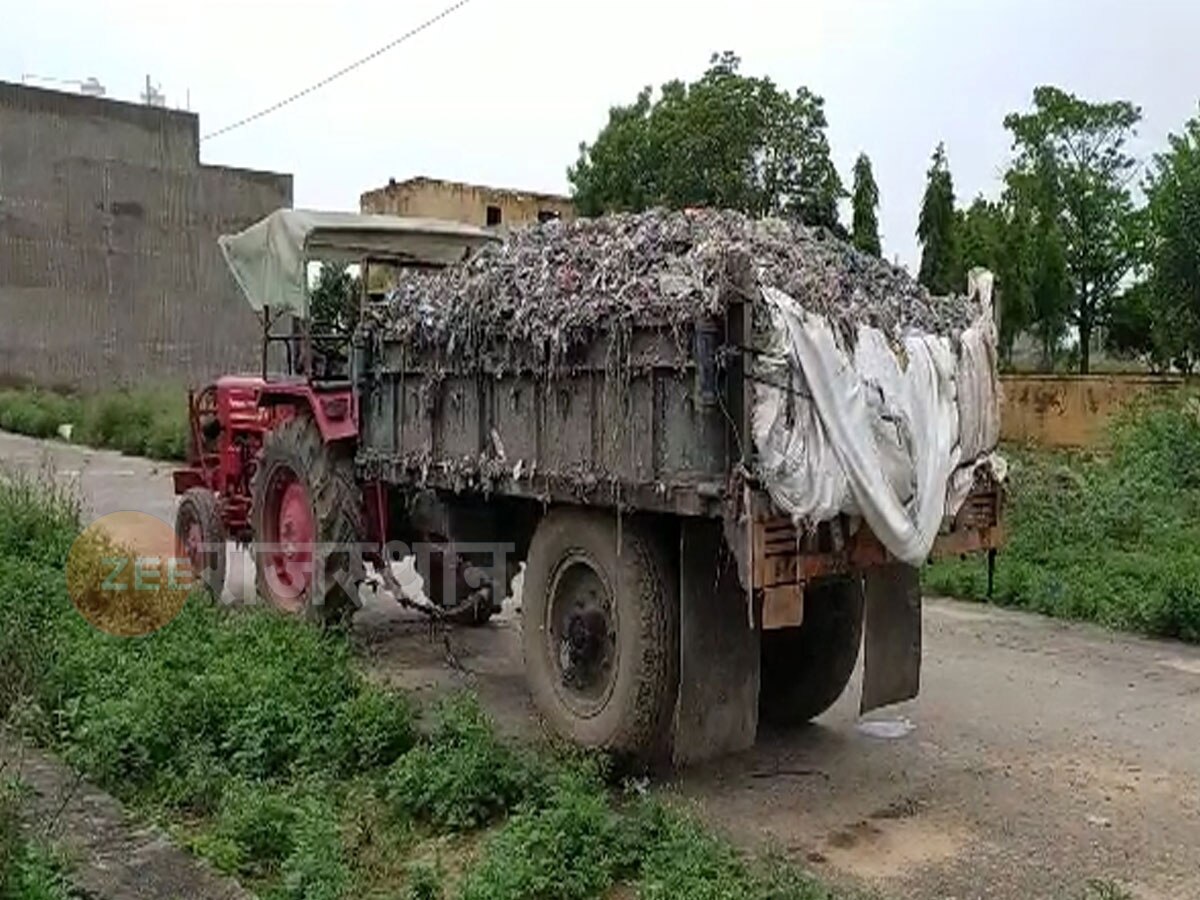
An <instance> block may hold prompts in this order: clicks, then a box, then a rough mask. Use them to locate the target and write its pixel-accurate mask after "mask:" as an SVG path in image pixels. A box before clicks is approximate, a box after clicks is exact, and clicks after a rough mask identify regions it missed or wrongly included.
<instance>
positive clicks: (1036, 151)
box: [1004, 87, 1141, 373]
mask: <svg viewBox="0 0 1200 900" xmlns="http://www.w3.org/2000/svg"><path fill="white" fill-rule="evenodd" d="M1140 120H1141V110H1140V109H1139V108H1138V107H1136V106H1134V105H1133V104H1132V103H1128V102H1126V101H1115V102H1111V103H1090V102H1088V101H1086V100H1081V99H1079V98H1078V97H1076V96H1074V95H1073V94H1069V93H1067V92H1065V91H1063V90H1060V89H1059V88H1056V87H1039V88H1037V89H1036V90H1035V91H1034V92H1033V110H1032V111H1031V112H1028V113H1013V114H1011V115H1009V116H1007V117H1005V119H1004V126H1005V128H1007V129H1008V130H1009V131H1010V132H1011V133H1012V136H1013V148H1014V150H1015V151H1016V158H1015V159H1014V160H1013V163H1012V166H1011V167H1010V169H1009V172H1008V184H1009V187H1010V189H1011V190H1013V191H1014V192H1017V193H1018V194H1021V195H1023V196H1021V197H1019V198H1018V203H1020V204H1022V205H1023V206H1025V207H1026V208H1028V209H1033V210H1037V211H1038V213H1039V217H1040V218H1041V219H1045V220H1046V221H1039V222H1038V225H1039V227H1040V228H1042V229H1043V232H1044V237H1045V238H1046V239H1047V240H1048V241H1050V246H1051V250H1052V252H1051V254H1050V256H1049V257H1047V258H1044V259H1043V260H1042V261H1041V262H1042V264H1043V265H1044V266H1049V267H1050V269H1051V270H1050V271H1044V272H1042V275H1043V281H1044V284H1049V283H1052V282H1053V281H1054V279H1055V277H1056V274H1057V273H1056V272H1055V271H1053V269H1054V267H1056V266H1058V265H1059V264H1060V262H1061V266H1062V269H1063V272H1064V273H1065V277H1066V280H1067V284H1068V285H1069V290H1070V296H1071V300H1072V303H1071V311H1070V319H1069V320H1070V323H1071V324H1073V325H1074V326H1075V327H1076V328H1077V329H1078V333H1079V370H1080V371H1081V372H1083V373H1086V372H1087V371H1088V369H1089V366H1090V359H1091V343H1092V336H1093V334H1094V332H1095V329H1096V327H1097V326H1098V325H1100V324H1102V323H1103V321H1104V317H1105V316H1106V314H1107V312H1108V306H1109V303H1110V301H1111V300H1112V298H1113V296H1114V295H1115V293H1116V291H1117V288H1118V286H1119V285H1120V284H1121V281H1122V279H1123V278H1124V277H1125V276H1126V274H1128V273H1129V271H1130V269H1131V267H1132V266H1133V264H1134V261H1135V252H1136V240H1135V229H1136V217H1135V215H1134V210H1133V201H1132V199H1131V197H1130V192H1129V181H1130V180H1131V179H1132V177H1133V175H1134V172H1135V165H1136V163H1135V161H1134V159H1133V158H1132V157H1131V156H1129V154H1128V153H1126V152H1125V144H1126V142H1127V141H1128V139H1129V138H1130V136H1131V135H1132V134H1133V133H1134V128H1135V126H1136V125H1137V123H1138V122H1139V121H1140ZM1059 250H1061V261H1059V260H1056V259H1055V258H1054V253H1057V252H1058V251H1059Z"/></svg>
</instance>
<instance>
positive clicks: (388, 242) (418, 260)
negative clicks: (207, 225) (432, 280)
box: [217, 209, 497, 316]
mask: <svg viewBox="0 0 1200 900" xmlns="http://www.w3.org/2000/svg"><path fill="white" fill-rule="evenodd" d="M496 239H497V238H496V235H495V234H493V233H492V232H490V231H487V230H485V229H483V228H477V227H475V226H473V225H465V224H462V223H459V222H443V221H441V220H439V219H409V218H402V217H399V216H374V215H358V214H357V213H342V212H312V211H309V210H303V209H280V210H276V211H275V212H273V213H271V214H270V215H269V216H267V217H266V218H265V219H263V220H261V221H259V222H256V223H255V224H253V225H251V226H250V227H249V228H247V229H246V230H245V231H242V232H239V233H238V234H225V235H221V236H220V237H219V238H217V243H218V244H219V245H220V247H221V253H222V254H224V256H225V263H226V264H227V265H228V266H229V271H230V272H232V273H233V277H234V279H235V280H236V281H237V283H238V287H240V288H241V289H242V293H243V294H245V295H246V299H247V300H248V301H249V303H250V306H251V307H252V308H253V309H254V311H255V312H261V311H262V309H263V307H264V306H269V307H271V309H272V310H275V311H277V312H289V313H293V314H295V315H298V316H307V315H308V263H309V262H310V261H319V262H333V263H341V264H343V265H349V264H352V263H360V262H362V261H363V260H364V259H380V260H388V261H397V262H401V263H407V264H420V265H435V266H442V265H449V264H450V263H455V262H460V261H462V260H463V259H464V258H466V255H467V253H468V252H469V251H470V250H471V249H472V248H475V247H479V246H480V245H482V244H485V243H487V242H488V241H494V240H496Z"/></svg>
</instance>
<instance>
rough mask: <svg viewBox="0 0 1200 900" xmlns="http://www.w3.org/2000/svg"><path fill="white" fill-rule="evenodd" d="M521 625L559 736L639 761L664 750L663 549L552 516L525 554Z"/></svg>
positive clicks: (667, 577)
mask: <svg viewBox="0 0 1200 900" xmlns="http://www.w3.org/2000/svg"><path fill="white" fill-rule="evenodd" d="M618 527H619V528H620V533H619V536H618ZM618 540H619V541H620V545H619V550H618ZM522 617H523V623H522V625H523V627H522V632H523V633H522V639H523V643H524V650H525V670H526V674H527V677H528V679H529V685H530V690H531V692H532V693H533V697H534V700H535V701H536V702H537V705H538V708H539V710H540V711H541V713H542V715H543V716H544V717H545V718H546V720H547V721H548V723H549V724H550V725H551V727H553V728H554V730H555V731H557V732H558V733H559V734H560V735H562V736H563V737H565V738H568V739H569V740H572V741H574V742H575V743H578V744H581V745H583V746H585V747H597V748H602V749H605V750H608V751H610V752H614V753H617V754H620V755H624V756H629V757H632V758H634V759H637V760H639V761H642V762H653V761H655V760H656V758H657V757H659V756H661V755H662V754H663V753H664V752H665V751H666V749H667V746H668V741H667V738H668V734H669V727H670V722H671V716H672V713H673V710H674V705H675V697H676V693H677V688H678V671H679V588H678V574H677V572H676V566H675V565H674V563H673V562H672V558H671V556H670V555H669V553H668V552H667V547H666V542H665V541H663V540H661V539H660V538H659V537H657V536H656V535H655V534H654V533H653V531H652V530H651V529H649V528H648V527H646V525H645V524H642V523H639V522H637V521H636V520H628V519H626V520H625V521H623V522H622V523H620V526H618V522H617V518H616V516H615V515H613V514H611V513H598V512H592V511H589V510H581V509H558V510H553V511H551V512H550V513H549V515H547V516H546V517H545V518H544V519H543V520H542V522H541V523H540V524H539V525H538V528H537V531H536V533H535V534H534V536H533V542H532V544H531V545H530V548H529V558H528V560H527V563H526V569H525V586H524V593H523V597H522Z"/></svg>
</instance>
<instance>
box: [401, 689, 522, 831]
mask: <svg viewBox="0 0 1200 900" xmlns="http://www.w3.org/2000/svg"><path fill="white" fill-rule="evenodd" d="M540 774H541V773H540V772H539V770H538V767H537V765H536V763H535V762H534V760H533V759H532V757H531V756H529V755H528V754H526V753H522V752H519V751H517V750H515V749H513V748H512V747H510V746H509V745H508V744H505V743H504V742H502V741H500V740H499V739H498V738H497V737H496V734H495V732H494V731H493V729H492V727H491V724H490V723H489V722H488V720H487V718H486V717H485V716H484V714H483V712H482V710H480V708H479V705H478V703H477V702H476V701H475V699H474V698H473V697H470V696H467V695H463V696H459V697H454V698H451V699H449V700H447V701H445V702H443V703H442V705H441V706H440V707H439V709H438V712H437V723H436V727H435V729H434V732H433V734H432V735H431V737H430V739H429V740H428V741H425V742H424V743H422V744H420V745H419V746H417V747H416V748H414V749H413V750H411V751H409V752H408V753H406V754H405V755H404V756H403V757H401V758H400V760H399V761H398V762H397V763H396V764H395V765H394V766H393V767H392V769H391V771H390V772H389V773H388V776H387V788H386V790H387V799H388V803H389V805H390V806H391V808H392V810H393V812H394V813H395V814H396V815H399V816H407V817H412V818H414V819H416V820H417V821H419V822H422V823H426V824H430V825H432V826H434V827H435V828H437V829H439V830H442V831H462V830H467V829H473V828H480V827H482V826H484V825H487V824H489V823H491V822H494V821H496V820H497V819H498V818H500V817H501V816H503V815H504V814H505V813H507V812H508V811H509V810H511V809H514V808H515V807H516V806H517V805H518V804H520V803H521V802H523V801H526V800H528V799H530V797H531V796H532V794H533V791H534V788H535V786H536V785H537V784H538V783H539V775H540Z"/></svg>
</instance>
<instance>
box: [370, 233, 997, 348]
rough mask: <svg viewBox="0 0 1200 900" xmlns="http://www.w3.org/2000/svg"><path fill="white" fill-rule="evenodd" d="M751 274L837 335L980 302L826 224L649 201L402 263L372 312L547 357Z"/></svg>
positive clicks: (690, 315)
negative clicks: (453, 255) (918, 276)
mask: <svg viewBox="0 0 1200 900" xmlns="http://www.w3.org/2000/svg"><path fill="white" fill-rule="evenodd" d="M747 272H748V273H750V277H751V280H752V281H753V282H754V283H755V284H756V285H757V286H758V287H760V288H767V287H771V288H775V289H777V290H780V291H783V292H784V293H786V294H789V295H790V296H792V297H796V298H801V302H802V304H803V305H804V307H805V308H806V309H808V310H809V311H810V312H814V313H818V314H820V315H823V316H825V317H827V318H828V319H830V321H832V322H834V323H836V324H837V325H838V326H839V328H840V329H841V330H842V331H843V333H844V334H850V333H852V332H853V330H854V329H855V328H856V327H857V326H858V325H860V324H866V325H871V326H874V327H876V328H879V329H881V330H883V331H885V332H887V333H889V334H892V335H895V336H899V335H900V333H901V332H902V331H904V330H906V329H912V328H915V329H919V330H921V331H926V332H931V333H936V334H947V335H952V334H955V333H957V332H960V331H962V330H963V329H964V328H967V327H968V326H969V325H970V324H971V322H972V321H973V320H974V318H975V317H976V315H977V314H978V310H979V307H978V304H977V303H976V302H974V301H972V300H969V299H967V298H965V297H934V296H932V295H931V294H929V292H928V291H926V290H925V288H923V287H922V286H921V285H920V284H918V283H917V282H916V281H914V280H913V279H912V277H911V276H909V275H908V273H907V272H905V271H904V270H903V269H901V268H898V267H896V266H893V265H890V264H889V263H887V262H884V261H883V260H880V259H877V258H875V257H873V256H869V255H867V254H863V253H860V252H858V251H857V250H855V249H854V248H853V247H852V246H850V245H849V244H847V243H845V242H843V241H840V240H838V239H837V238H835V237H833V236H832V235H831V234H830V233H829V232H828V231H826V230H825V229H813V228H807V227H805V226H804V225H801V224H799V223H791V222H786V221H783V220H781V219H753V218H751V217H749V216H746V215H744V214H742V213H738V212H732V211H714V210H694V211H687V212H668V211H665V210H655V211H651V212H646V213H623V214H616V215H611V216H605V217H602V218H598V219H577V220H574V221H571V222H561V221H554V222H549V223H545V224H541V225H533V226H529V227H526V228H521V229H517V230H514V231H513V232H511V233H510V234H509V235H508V236H507V238H506V239H505V240H504V241H503V242H501V243H497V244H492V245H489V246H486V247H483V248H482V249H481V250H480V251H478V252H477V253H475V254H474V255H472V257H471V258H470V259H469V260H467V261H466V262H464V263H462V264H460V265H456V266H451V267H448V268H446V269H442V270H436V271H427V270H419V269H408V270H406V271H405V272H404V273H403V274H402V275H401V277H400V278H399V282H398V284H397V285H396V287H395V290H394V291H393V293H392V294H391V296H390V297H389V301H388V303H387V304H386V305H385V306H382V307H376V308H374V309H373V311H372V312H373V315H374V316H375V317H376V321H377V323H378V324H379V326H380V327H382V328H383V329H385V331H386V332H387V333H388V334H389V335H391V336H394V337H397V338H404V339H407V340H410V341H412V342H413V343H414V344H415V345H420V346H426V347H440V348H443V349H445V350H447V351H456V352H467V353H474V352H481V353H486V352H487V351H489V350H492V349H495V348H494V347H492V346H489V345H493V344H497V345H500V346H501V347H502V348H503V347H512V346H513V345H516V346H520V347H522V348H523V349H529V348H532V349H533V350H535V351H538V352H541V353H543V354H545V357H546V361H549V360H554V359H558V358H560V357H561V356H562V355H563V354H564V353H566V352H568V351H569V350H571V349H573V348H576V347H578V346H580V345H582V344H585V343H586V342H587V341H589V340H590V339H591V337H592V336H593V335H594V334H595V332H596V331H597V330H598V329H600V328H604V327H606V326H607V327H611V326H612V325H615V324H628V323H633V322H639V323H646V324H650V323H656V322H657V323H664V324H671V325H680V326H681V325H688V324H691V323H693V322H695V321H696V320H697V319H698V318H700V317H702V316H705V315H713V314H716V313H718V312H720V311H721V310H722V309H723V308H724V306H725V305H726V303H727V302H728V300H729V288H730V287H731V285H732V281H733V279H744V278H745V276H746V274H747ZM738 286H739V287H740V286H741V285H738Z"/></svg>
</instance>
